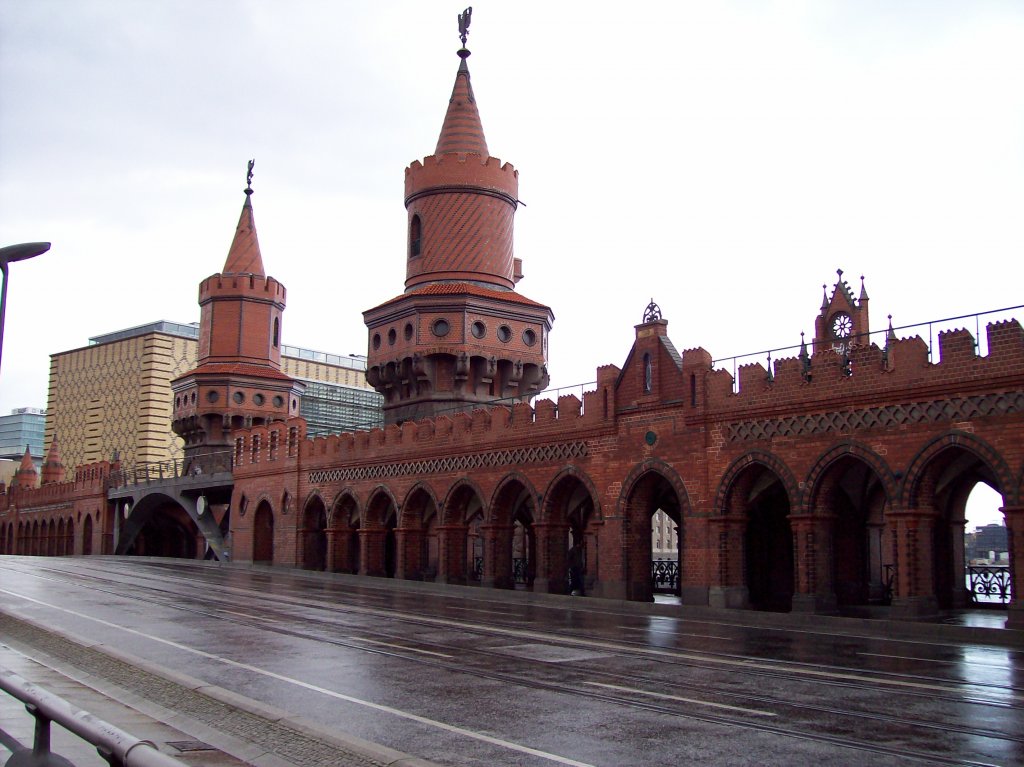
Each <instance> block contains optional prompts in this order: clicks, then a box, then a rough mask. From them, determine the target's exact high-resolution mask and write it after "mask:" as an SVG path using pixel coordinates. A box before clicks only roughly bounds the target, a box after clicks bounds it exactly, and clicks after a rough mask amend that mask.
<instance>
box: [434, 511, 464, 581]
mask: <svg viewBox="0 0 1024 767" xmlns="http://www.w3.org/2000/svg"><path fill="white" fill-rule="evenodd" d="M468 529H469V528H467V527H466V526H465V525H438V528H437V560H438V561H437V583H455V584H465V583H466V582H467V580H468V575H469V574H468V572H467V570H466V535H467V532H468Z"/></svg>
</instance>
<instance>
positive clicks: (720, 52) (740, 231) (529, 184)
mask: <svg viewBox="0 0 1024 767" xmlns="http://www.w3.org/2000/svg"><path fill="white" fill-rule="evenodd" d="M464 1H465V0H463V2H464ZM461 10H462V5H461V4H460V5H455V4H453V3H447V2H445V3H441V2H436V1H435V0H430V1H429V2H427V1H425V0H408V1H407V2H368V1H367V0H361V1H360V2H354V1H351V0H322V1H313V0H294V1H293V2H288V3H283V2H279V1H278V0H245V1H243V0H173V1H172V0H146V1H145V2H139V1H138V0H106V1H101V0H0V92H2V102H0V244H13V243H17V242H25V241H35V240H50V241H52V242H53V248H52V250H51V251H50V252H49V253H47V254H45V255H43V256H40V257H38V258H36V259H34V260H32V261H27V262H23V263H17V264H14V265H12V266H11V283H10V293H9V295H8V307H7V328H6V332H5V338H4V353H3V369H2V374H0V413H6V412H9V410H10V409H11V408H14V407H22V406H33V407H45V405H46V392H47V375H48V366H49V358H48V355H49V354H51V353H54V352H59V351H64V350H68V349H72V348H76V347H79V346H84V345H86V343H87V341H88V338H89V336H93V335H99V334H102V333H106V332H110V331H113V330H118V329H121V328H126V327H131V326H133V325H139V324H143V323H147V322H151V321H154V320H158V319H168V320H174V321H179V322H192V321H195V320H197V319H198V317H199V311H198V306H197V304H196V297H197V289H198V284H199V281H200V280H201V279H203V278H204V277H206V276H208V275H209V274H212V273H214V272H216V271H219V270H220V268H221V267H222V266H223V263H224V258H225V256H226V255H227V249H228V246H229V244H230V242H231V238H232V235H233V233H234V227H235V223H236V221H237V219H238V213H239V210H240V208H241V205H242V202H243V199H244V198H243V195H242V189H243V187H244V186H245V169H246V162H247V161H248V160H249V159H250V158H253V157H254V158H255V159H256V175H255V179H254V182H253V186H254V188H255V190H256V194H255V196H254V198H253V204H254V206H255V212H256V225H257V230H258V232H259V238H260V244H261V247H262V252H263V258H264V263H265V265H266V267H267V271H268V272H269V273H270V274H272V275H273V276H275V277H276V278H278V279H280V280H281V281H282V282H283V283H284V284H285V285H286V287H287V288H288V310H287V312H286V313H285V322H284V338H283V340H284V342H285V343H287V344H291V345H297V346H304V347H308V348H313V349H318V350H322V351H329V352H336V353H343V354H347V353H365V351H366V343H367V338H366V329H365V326H364V325H363V323H362V315H361V312H362V311H363V310H365V309H368V308H371V307H372V306H374V305H376V304H377V303H379V302H381V301H383V300H386V299H388V298H391V297H393V296H394V295H397V294H398V293H400V292H401V290H402V285H403V280H404V277H405V270H404V267H405V226H406V216H405V210H404V207H403V204H402V199H403V191H404V190H403V172H404V169H405V167H406V166H407V165H408V164H409V163H410V162H412V161H413V160H415V159H419V158H421V157H423V156H425V155H428V154H430V153H431V152H432V151H433V149H434V145H435V143H436V140H437V134H438V132H439V130H440V127H441V122H442V119H443V116H444V112H445V108H446V106H447V101H448V97H449V95H450V92H451V87H452V84H453V82H454V77H455V71H456V69H457V66H458V58H457V57H456V56H455V51H456V50H457V48H458V47H459V41H458V35H457V32H458V25H457V21H456V17H457V15H458V12H459V11H461ZM468 47H469V48H470V49H471V50H472V51H473V56H472V57H471V58H470V60H469V65H470V70H471V72H472V74H473V86H474V90H475V92H476V96H477V100H478V104H479V107H480V113H481V117H482V120H483V125H484V130H485V133H486V136H487V141H488V145H489V148H490V151H491V153H492V154H493V155H494V156H497V157H500V158H502V159H503V160H507V161H510V162H512V163H513V164H514V165H515V166H516V168H518V169H519V171H520V198H521V199H522V200H523V201H524V202H525V203H526V205H527V207H522V208H520V209H519V212H518V214H517V216H516V255H517V256H518V257H520V258H522V259H523V262H524V272H525V274H526V278H525V279H524V280H523V281H522V282H521V283H520V284H519V286H518V289H519V291H520V292H521V293H523V294H524V295H526V296H528V297H530V298H533V299H535V300H538V301H541V302H544V303H547V304H549V305H550V306H551V307H552V308H553V310H554V313H555V317H556V320H555V324H554V329H553V332H552V336H551V342H550V360H551V362H550V369H551V373H552V384H553V385H556V386H569V385H572V384H575V383H580V382H585V381H592V380H593V379H594V378H595V370H596V368H597V366H598V365H602V364H608V363H611V364H617V365H618V364H621V363H622V362H623V360H624V359H625V356H626V354H627V353H628V351H629V347H630V345H631V343H632V340H633V333H634V325H636V324H637V323H639V322H640V320H641V318H642V315H643V310H644V307H645V306H646V305H647V303H648V301H649V300H651V298H652V297H653V298H654V300H655V301H657V302H658V304H659V305H660V306H661V309H662V312H663V314H664V316H665V318H666V319H667V320H669V334H670V336H671V337H672V339H673V341H674V343H675V345H676V346H677V348H679V349H686V348H691V347H695V346H703V347H704V348H706V349H707V350H708V351H710V352H711V354H712V355H714V356H715V357H719V358H721V357H727V356H731V355H737V354H742V353H746V352H755V351H761V350H765V349H770V348H776V347H782V346H788V345H792V344H797V343H799V341H800V332H801V331H805V332H806V333H807V336H808V339H810V338H811V336H812V335H813V321H814V317H815V315H816V313H817V311H818V307H819V305H820V303H821V285H822V284H823V283H828V286H829V291H830V292H831V289H832V285H833V283H834V282H835V279H836V275H835V270H836V269H837V268H840V267H841V268H843V269H844V270H846V273H845V277H846V279H847V280H848V281H849V282H850V283H851V286H852V287H853V288H854V291H855V292H857V291H859V287H860V285H859V277H860V275H862V274H863V275H864V276H865V277H866V280H867V289H868V292H869V294H870V296H871V304H870V305H871V312H872V327H873V328H874V329H880V328H883V327H885V325H886V323H887V320H886V315H887V314H890V313H891V314H892V315H893V321H894V323H895V324H896V325H906V324H911V323H916V322H923V321H927V320H932V319H938V318H943V317H949V316H954V315H961V314H970V313H974V312H981V311H986V310H990V309H997V308H1002V307H1006V306H1013V305H1018V304H1021V303H1024V291H1022V290H1021V284H1022V280H1021V277H1022V276H1024V268H1022V266H1021V263H1022V259H1021V253H1022V252H1024V216H1022V211H1024V3H1020V2H1018V1H1017V0H1007V1H1006V2H992V1H988V0H972V1H971V2H963V1H958V2H942V1H941V0H927V1H925V0H922V1H921V2H910V1H907V2H889V1H888V0H886V1H884V2H882V1H879V2H870V1H869V0H849V1H848V2H840V1H838V0H837V1H835V2H829V1H828V0H813V1H810V0H808V1H807V2H797V1H794V2H754V1H753V0H749V1H747V2H740V1H738V0H734V1H733V2H715V3H708V2H684V1H683V0H674V1H672V2H661V1H658V0H654V1H648V2H644V3H642V4H641V3H637V4H635V5H633V6H632V7H627V4H623V3H611V2H583V1H582V0H580V1H566V0H562V1H560V2H556V1H555V0H548V1H547V2H534V1H532V0H517V2H515V3H512V2H497V1H496V0H477V2H476V3H475V5H474V14H473V21H472V26H471V30H470V38H469V46H468ZM1015 314H1016V315H1018V316H1020V315H1021V314H1022V312H1020V311H1018V312H1016V313H1015ZM1022 319H1024V317H1022ZM958 324H961V325H965V326H968V327H970V329H971V330H972V331H973V330H974V328H973V324H972V323H967V322H962V323H958ZM774 356H779V355H774ZM762 358H763V357H762Z"/></svg>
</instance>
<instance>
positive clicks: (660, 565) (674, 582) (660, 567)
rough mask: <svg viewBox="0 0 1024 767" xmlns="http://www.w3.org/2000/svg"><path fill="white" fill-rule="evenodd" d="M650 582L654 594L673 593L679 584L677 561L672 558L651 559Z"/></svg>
mask: <svg viewBox="0 0 1024 767" xmlns="http://www.w3.org/2000/svg"><path fill="white" fill-rule="evenodd" d="M651 583H653V584H654V593H655V594H675V593H676V591H677V590H678V586H679V562H677V561H676V560H674V559H654V560H651Z"/></svg>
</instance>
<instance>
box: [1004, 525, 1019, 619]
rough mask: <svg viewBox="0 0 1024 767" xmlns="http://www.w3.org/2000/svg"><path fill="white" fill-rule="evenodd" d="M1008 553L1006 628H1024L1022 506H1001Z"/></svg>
mask: <svg viewBox="0 0 1024 767" xmlns="http://www.w3.org/2000/svg"><path fill="white" fill-rule="evenodd" d="M1002 512H1003V514H1005V515H1006V538H1007V540H1006V546H1007V548H1008V549H1009V553H1010V606H1009V615H1007V618H1006V628H1008V629H1018V630H1024V598H1022V594H1021V592H1022V591H1024V506H1003V508H1002Z"/></svg>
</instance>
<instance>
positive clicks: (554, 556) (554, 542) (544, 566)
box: [533, 523, 569, 594]
mask: <svg viewBox="0 0 1024 767" xmlns="http://www.w3.org/2000/svg"><path fill="white" fill-rule="evenodd" d="M533 530H534V535H535V538H536V550H535V551H536V556H537V578H536V580H534V582H533V590H534V591H538V592H541V593H549V594H565V593H566V592H567V588H566V578H567V573H568V572H569V566H568V564H567V563H566V553H567V551H566V547H567V546H568V541H569V526H568V525H567V524H564V523H561V524H559V523H554V524H547V523H543V524H535V525H534V526H533Z"/></svg>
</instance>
